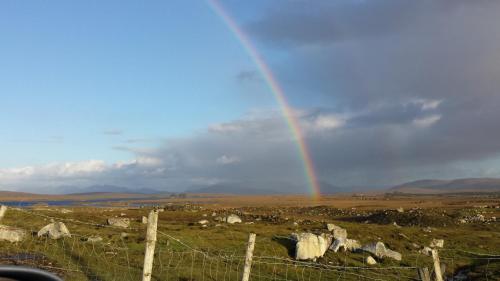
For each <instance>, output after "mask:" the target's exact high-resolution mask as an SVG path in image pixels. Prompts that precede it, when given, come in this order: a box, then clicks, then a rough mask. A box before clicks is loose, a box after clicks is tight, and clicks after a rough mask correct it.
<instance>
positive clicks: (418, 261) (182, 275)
mask: <svg viewBox="0 0 500 281" xmlns="http://www.w3.org/2000/svg"><path fill="white" fill-rule="evenodd" d="M356 200H358V199H356ZM356 200H354V199H353V201H356ZM360 200H361V199H360ZM411 200H420V199H415V198H412V199H411ZM435 200H439V198H437V199H435ZM363 201H366V200H363ZM385 201H389V202H390V203H389V204H387V205H388V206H390V207H388V208H383V207H381V204H383V202H385ZM394 202H399V203H401V202H403V201H398V200H397V199H395V200H390V199H389V200H386V198H381V199H380V200H379V201H373V202H371V203H372V205H376V207H370V206H369V205H370V204H364V205H362V207H359V206H360V204H359V202H357V201H356V202H354V203H353V204H352V205H353V206H357V207H344V208H338V207H337V206H332V205H316V206H314V205H313V204H311V205H310V206H305V205H304V206H301V207H293V206H290V205H288V204H284V205H285V206H279V205H280V204H279V203H277V204H276V206H273V205H272V204H267V205H265V206H262V205H261V206H255V204H250V203H249V204H248V205H247V206H246V207H244V206H245V205H242V206H241V207H235V206H231V204H220V203H217V204H214V203H205V204H204V203H200V202H191V201H190V200H189V198H188V199H186V200H185V202H179V201H175V202H170V203H162V204H161V205H158V206H157V208H158V209H160V212H159V221H158V234H157V243H156V250H155V258H154V263H153V273H152V279H153V280H240V279H241V274H242V268H243V263H244V256H245V250H246V243H247V239H248V235H249V233H255V234H256V235H257V236H256V237H257V239H256V244H255V251H254V262H253V266H252V273H251V276H250V280H332V279H335V280H373V279H375V280H420V279H419V276H418V273H417V271H418V268H424V267H427V268H428V269H429V271H430V273H431V275H432V274H433V272H432V271H433V268H434V267H433V259H432V257H431V256H432V254H431V253H432V251H433V250H436V251H437V253H438V254H439V258H440V260H441V263H442V264H443V265H442V266H443V268H442V269H443V271H444V277H445V279H446V278H447V279H449V280H498V279H500V256H499V255H500V222H498V221H497V219H496V218H497V217H500V207H499V206H500V200H498V199H496V198H491V197H488V198H486V199H485V198H471V199H470V200H468V199H464V198H459V199H456V200H455V201H453V202H455V203H451V202H452V201H448V203H449V204H447V207H446V208H444V207H432V206H426V207H424V208H420V207H417V206H416V205H411V204H408V205H410V206H404V205H403V204H395V203H394ZM460 202H462V203H460ZM426 204H428V203H426ZM437 204H442V203H439V202H436V203H435V205H437ZM424 205H425V204H424ZM396 206H397V207H396ZM151 209H152V207H151V206H144V207H126V206H120V207H81V206H67V207H51V206H33V207H29V208H14V207H10V208H8V209H7V211H6V213H5V216H4V218H3V219H2V228H0V239H2V241H1V242H0V246H1V247H2V251H1V256H0V262H1V263H3V264H18V265H28V266H35V267H39V268H42V269H45V270H49V271H52V272H54V273H56V274H57V275H59V276H61V277H63V278H64V279H65V280H140V278H141V275H142V266H143V259H144V249H145V235H146V226H147V224H146V223H147V219H146V216H147V215H148V213H149V211H150V210H151ZM452 278H454V279H452Z"/></svg>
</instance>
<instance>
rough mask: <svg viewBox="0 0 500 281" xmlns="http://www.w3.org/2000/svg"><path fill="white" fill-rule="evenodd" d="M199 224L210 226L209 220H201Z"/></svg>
mask: <svg viewBox="0 0 500 281" xmlns="http://www.w3.org/2000/svg"><path fill="white" fill-rule="evenodd" d="M198 223H199V224H201V225H206V224H208V220H200V221H198Z"/></svg>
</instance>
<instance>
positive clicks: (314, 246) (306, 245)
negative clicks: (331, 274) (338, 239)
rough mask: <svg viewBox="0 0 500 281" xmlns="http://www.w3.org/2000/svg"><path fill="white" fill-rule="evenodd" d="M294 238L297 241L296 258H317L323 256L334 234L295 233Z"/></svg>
mask: <svg viewBox="0 0 500 281" xmlns="http://www.w3.org/2000/svg"><path fill="white" fill-rule="evenodd" d="M292 239H294V240H295V241H296V244H295V259H296V260H315V259H316V258H319V257H322V256H323V255H324V254H325V252H326V250H328V247H329V246H330V244H331V243H332V235H330V234H321V235H316V234H313V233H300V234H297V233H293V234H292Z"/></svg>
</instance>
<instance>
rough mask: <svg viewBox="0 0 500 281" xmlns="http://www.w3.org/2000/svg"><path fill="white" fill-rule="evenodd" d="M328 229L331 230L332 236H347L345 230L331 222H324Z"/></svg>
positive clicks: (336, 237)
mask: <svg viewBox="0 0 500 281" xmlns="http://www.w3.org/2000/svg"><path fill="white" fill-rule="evenodd" d="M326 228H328V231H331V232H333V238H335V239H338V238H347V230H346V229H344V228H342V227H340V226H338V225H335V224H333V223H328V224H326Z"/></svg>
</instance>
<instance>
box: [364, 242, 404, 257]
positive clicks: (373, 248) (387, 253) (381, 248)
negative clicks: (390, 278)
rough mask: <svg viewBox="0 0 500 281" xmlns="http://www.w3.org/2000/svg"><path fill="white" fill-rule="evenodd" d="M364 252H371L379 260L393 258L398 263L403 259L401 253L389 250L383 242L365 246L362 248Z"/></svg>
mask: <svg viewBox="0 0 500 281" xmlns="http://www.w3.org/2000/svg"><path fill="white" fill-rule="evenodd" d="M361 249H362V250H363V251H366V252H369V253H372V254H374V255H375V256H376V257H378V258H385V257H387V258H391V259H395V260H397V261H400V260H401V259H402V256H401V254H400V253H398V252H396V251H393V250H390V249H387V248H386V247H385V245H384V243H382V242H380V241H379V242H374V243H371V244H368V245H365V246H363V247H362V248H361Z"/></svg>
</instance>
